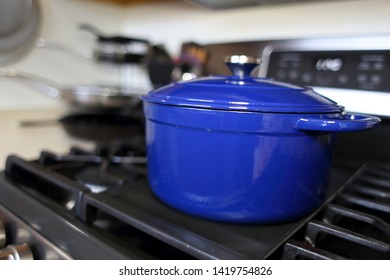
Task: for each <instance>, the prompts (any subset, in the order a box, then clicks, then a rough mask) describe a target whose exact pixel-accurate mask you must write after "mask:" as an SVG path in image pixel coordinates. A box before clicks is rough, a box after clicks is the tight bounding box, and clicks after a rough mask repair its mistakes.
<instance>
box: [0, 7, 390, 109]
mask: <svg viewBox="0 0 390 280" xmlns="http://www.w3.org/2000/svg"><path fill="white" fill-rule="evenodd" d="M37 1H38V2H39V3H40V4H41V7H42V15H43V24H42V28H41V34H40V37H42V38H44V39H46V40H50V41H52V42H57V43H63V44H66V45H69V46H74V47H79V48H86V49H92V48H94V46H95V38H94V36H92V35H91V34H89V33H87V32H85V31H82V30H79V29H78V25H79V24H80V23H81V22H87V23H91V24H94V25H96V26H97V27H98V28H99V29H101V30H102V31H104V32H105V33H107V34H122V35H127V36H133V37H142V38H145V39H148V40H150V41H151V42H152V43H155V44H163V45H164V46H165V47H166V49H167V50H168V52H169V53H170V54H171V55H172V56H176V55H177V54H178V52H179V50H180V46H181V43H182V42H186V41H195V42H198V43H200V44H203V43H214V42H239V41H252V40H262V39H285V38H286V39H287V38H303V37H319V36H321V37H324V36H345V35H360V34H389V33H390V18H389V17H388V11H389V10H390V2H389V1H387V0H360V1H358V0H355V1H352V0H349V1H331V2H319V3H306V4H304V3H296V4H288V5H287V4H286V5H273V6H264V7H261V6H259V7H249V8H239V9H230V10H218V11H213V10H208V9H205V8H201V7H199V6H196V5H194V4H190V3H187V2H184V1H173V2H166V1H164V2H162V3H149V4H139V5H129V6H125V7H123V6H116V5H111V4H107V3H102V2H94V1H82V0H52V1H44V0H37ZM9 66H10V67H12V68H15V69H19V70H23V71H26V72H31V73H34V74H36V75H40V76H42V77H45V78H47V79H49V80H52V81H54V82H56V83H59V84H60V85H79V84H96V83H110V84H117V83H120V79H121V77H120V70H119V69H118V67H114V66H112V65H107V64H101V63H97V62H94V61H90V60H85V59H82V58H80V57H76V56H72V55H70V54H68V53H65V52H61V51H57V50H48V49H43V48H34V49H33V50H31V52H29V53H28V55H27V56H25V57H23V58H22V59H21V60H20V61H18V62H17V63H14V64H13V65H9ZM0 83H1V87H2V91H1V92H0V109H16V108H39V107H56V106H61V105H62V103H61V102H58V100H55V99H53V98H50V97H47V96H44V95H43V94H42V93H40V92H37V91H36V90H34V89H31V88H29V87H27V86H26V85H22V84H18V83H16V82H15V81H11V80H1V81H0Z"/></svg>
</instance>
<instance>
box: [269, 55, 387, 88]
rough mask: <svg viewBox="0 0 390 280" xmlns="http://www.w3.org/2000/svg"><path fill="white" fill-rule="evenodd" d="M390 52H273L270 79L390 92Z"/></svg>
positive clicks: (300, 83) (309, 84)
mask: <svg viewBox="0 0 390 280" xmlns="http://www.w3.org/2000/svg"><path fill="white" fill-rule="evenodd" d="M389 65H390V51H389V50H378V51H377V50H375V51H299V52H291V51H290V52H281V51H279V52H273V53H271V56H270V61H269V66H268V70H267V77H269V78H274V79H275V80H280V81H284V82H288V83H292V84H297V85H303V86H318V87H334V88H348V89H361V90H375V91H384V92H390V79H389V73H390V66H389Z"/></svg>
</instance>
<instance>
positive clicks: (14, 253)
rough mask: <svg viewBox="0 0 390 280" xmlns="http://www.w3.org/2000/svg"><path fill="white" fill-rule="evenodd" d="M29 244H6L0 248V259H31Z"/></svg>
mask: <svg viewBox="0 0 390 280" xmlns="http://www.w3.org/2000/svg"><path fill="white" fill-rule="evenodd" d="M33 259H34V257H33V255H32V252H31V249H30V246H28V245H27V244H18V245H8V246H7V247H6V248H4V249H2V250H0V260H12V261H22V260H33Z"/></svg>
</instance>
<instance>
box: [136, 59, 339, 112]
mask: <svg viewBox="0 0 390 280" xmlns="http://www.w3.org/2000/svg"><path fill="white" fill-rule="evenodd" d="M225 63H226V65H227V66H228V67H229V68H230V70H231V71H232V72H233V75H232V76H209V77H203V78H197V79H193V80H189V81H183V82H175V83H172V84H169V85H167V86H164V87H161V88H158V89H156V90H154V91H152V92H150V93H149V94H147V95H145V96H144V97H143V100H144V101H146V102H151V103H159V104H164V105H174V106H184V107H193V108H207V109H217V110H229V111H232V110H233V111H249V112H275V113H332V112H341V111H343V107H342V106H339V105H337V103H336V102H334V101H332V100H330V99H328V98H326V97H324V96H322V95H320V94H318V93H316V92H314V91H313V90H312V89H309V88H304V87H299V86H295V85H291V84H287V83H282V82H278V81H275V80H271V79H265V78H258V77H251V76H250V73H251V72H252V70H253V69H254V68H256V67H257V66H258V65H259V61H258V60H256V59H254V58H252V57H247V56H238V55H235V56H231V57H228V58H226V61H225Z"/></svg>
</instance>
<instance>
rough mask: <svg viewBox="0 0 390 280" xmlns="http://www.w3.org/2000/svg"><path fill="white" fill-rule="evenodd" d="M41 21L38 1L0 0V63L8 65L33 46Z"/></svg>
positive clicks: (21, 56)
mask: <svg viewBox="0 0 390 280" xmlns="http://www.w3.org/2000/svg"><path fill="white" fill-rule="evenodd" d="M41 21H42V11H41V8H40V1H38V0H35V1H32V0H16V1H15V0H0V25H1V27H0V65H9V64H11V63H14V62H16V61H18V60H20V59H22V58H23V57H24V55H26V53H28V52H29V51H30V50H31V49H32V48H33V47H34V41H35V40H36V37H37V36H38V31H39V29H40V27H41V26H40V25H41Z"/></svg>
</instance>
